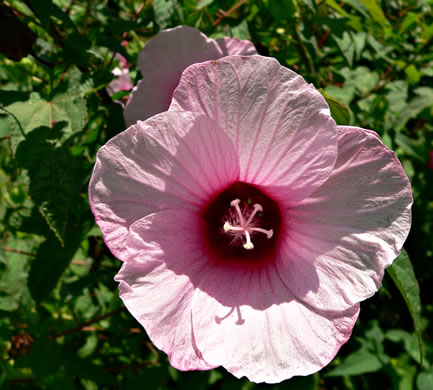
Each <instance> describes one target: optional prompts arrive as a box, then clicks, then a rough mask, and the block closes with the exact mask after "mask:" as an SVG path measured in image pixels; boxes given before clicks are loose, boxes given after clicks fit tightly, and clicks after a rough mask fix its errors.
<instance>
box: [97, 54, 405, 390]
mask: <svg viewBox="0 0 433 390" xmlns="http://www.w3.org/2000/svg"><path fill="white" fill-rule="evenodd" d="M89 196H90V202H91V207H92V210H93V213H94V214H95V217H96V221H97V223H98V225H99V227H100V228H101V230H102V232H103V236H104V239H105V242H106V244H107V245H108V246H109V248H110V249H111V251H112V252H113V253H114V255H116V256H117V257H118V258H119V259H121V260H122V261H123V262H124V263H123V266H122V268H121V270H120V272H119V273H118V275H117V276H116V278H115V279H116V280H117V281H118V282H119V289H120V296H121V298H122V299H123V301H124V303H125V306H126V307H127V308H128V310H129V311H130V312H131V313H132V315H133V316H134V317H135V318H136V319H137V320H138V321H139V322H140V323H141V324H142V325H143V326H144V328H145V329H146V331H147V333H148V335H149V337H150V338H151V340H152V341H153V343H154V344H155V345H156V346H157V347H158V348H159V349H161V350H163V351H164V352H166V353H167V354H168V356H169V360H170V363H171V364H172V365H173V366H174V367H176V368H178V369H180V370H194V369H199V370H204V369H210V368H212V367H216V366H223V367H225V368H226V369H227V370H228V371H229V372H231V373H232V374H233V375H235V376H236V377H242V376H247V377H248V378H249V379H250V380H251V381H255V382H269V383H275V382H279V381H282V380H284V379H288V378H290V377H292V376H294V375H309V374H311V373H313V372H315V371H317V370H319V369H321V368H322V367H323V366H325V365H326V364H328V363H329V362H330V361H331V360H332V359H333V357H334V356H335V354H336V353H337V351H338V350H339V348H340V347H341V345H342V344H344V343H345V342H346V341H347V340H348V338H349V337H350V334H351V332H352V328H353V326H354V323H355V321H356V319H357V316H358V313H359V302H360V301H362V300H364V299H366V298H368V297H370V296H371V295H373V294H374V293H375V291H377V289H378V288H379V287H380V285H381V281H382V277H383V273H384V269H385V268H386V267H387V266H389V265H390V264H391V263H392V261H393V260H394V259H395V257H396V256H397V255H398V254H399V251H400V249H401V247H402V245H403V242H404V240H405V239H406V236H407V234H408V231H409V227H410V220H411V214H410V206H411V203H412V193H411V188H410V183H409V181H408V178H407V177H406V175H405V173H404V171H403V168H402V166H401V164H400V162H399V161H398V159H397V158H396V156H395V154H394V153H393V152H391V151H390V150H389V149H388V148H387V147H386V146H385V145H384V144H383V143H382V141H381V140H380V138H379V137H378V136H377V135H376V134H375V133H374V132H372V131H369V130H364V129H360V128H356V127H347V126H336V124H335V122H334V121H333V119H332V118H331V116H330V112H329V108H328V106H327V104H326V102H325V100H324V99H323V98H322V96H321V95H320V93H319V92H318V91H317V90H316V89H314V87H313V86H312V85H308V84H307V83H306V82H305V81H304V79H303V78H302V77H301V76H299V75H297V74H296V73H294V72H292V71H290V70H289V69H287V68H285V67H282V66H281V65H279V63H278V62H277V61H276V60H275V59H272V58H266V57H261V56H251V57H242V56H231V57H225V58H222V59H220V60H217V61H209V62H205V63H201V64H195V65H192V66H190V67H189V68H188V69H186V70H185V71H184V73H183V75H182V79H181V81H180V83H179V86H178V87H177V89H176V91H175V92H174V95H173V102H172V104H171V106H170V109H169V111H168V112H164V113H161V114H158V115H155V116H153V117H152V118H150V119H148V120H146V121H145V122H141V121H139V122H138V123H137V124H135V125H133V126H131V127H130V128H129V129H127V130H126V131H124V132H123V133H121V134H119V135H117V136H116V137H114V138H113V139H111V140H110V141H109V142H108V143H107V144H106V145H105V146H103V147H102V148H101V149H100V150H99V152H98V155H97V161H96V165H95V169H94V172H93V176H92V179H91V182H90V195H89Z"/></svg>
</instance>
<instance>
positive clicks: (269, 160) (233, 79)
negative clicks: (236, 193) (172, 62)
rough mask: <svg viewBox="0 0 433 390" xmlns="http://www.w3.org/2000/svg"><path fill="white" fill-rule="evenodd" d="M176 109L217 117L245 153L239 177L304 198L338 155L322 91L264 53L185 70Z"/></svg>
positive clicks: (280, 195) (287, 197)
mask: <svg viewBox="0 0 433 390" xmlns="http://www.w3.org/2000/svg"><path fill="white" fill-rule="evenodd" d="M170 110H174V111H176V110H187V111H193V112H195V113H197V114H205V115H207V116H208V117H210V118H212V119H215V120H216V121H217V122H218V123H219V125H220V126H221V128H222V129H224V131H225V132H227V134H228V135H229V137H230V138H231V140H232V141H233V143H234V145H235V148H236V150H237V152H238V155H239V158H240V169H241V175H240V180H242V181H245V182H247V183H252V184H255V185H257V186H259V187H266V190H267V192H268V193H269V194H270V195H272V196H273V197H274V198H276V199H277V200H280V201H281V202H285V203H290V202H298V201H300V200H302V199H304V198H305V197H306V196H308V195H309V194H311V193H312V192H313V191H314V190H316V189H317V188H319V187H320V185H322V184H323V183H324V182H325V181H326V179H327V178H328V176H329V174H330V173H331V171H332V167H333V165H334V162H335V159H336V156H337V128H336V125H335V122H334V121H333V119H332V118H331V116H330V112H329V108H328V105H327V104H326V102H325V100H324V99H323V97H322V96H321V95H320V93H319V92H318V91H317V90H316V89H315V88H314V87H313V86H311V85H309V84H307V83H306V82H305V81H304V79H303V78H302V77H301V76H299V75H297V74H296V73H294V72H292V71H291V70H289V69H287V68H285V67H283V66H281V65H280V64H279V63H278V62H277V61H276V60H275V59H272V58H268V57H261V56H250V57H241V56H232V57H225V58H222V59H220V60H217V61H210V62H206V63H203V64H195V65H192V66H190V67H189V68H188V69H186V70H185V71H184V73H183V75H182V78H181V81H180V83H179V86H178V87H177V89H176V91H175V92H174V95H173V101H172V104H171V106H170Z"/></svg>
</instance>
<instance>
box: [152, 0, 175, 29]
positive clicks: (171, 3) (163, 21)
mask: <svg viewBox="0 0 433 390" xmlns="http://www.w3.org/2000/svg"><path fill="white" fill-rule="evenodd" d="M176 3H177V1H176V0H153V10H154V12H155V21H156V23H158V25H159V28H160V29H161V30H163V29H164V28H166V27H167V25H168V24H169V22H170V19H171V17H172V15H173V13H174V11H175V9H176V5H177V4H176Z"/></svg>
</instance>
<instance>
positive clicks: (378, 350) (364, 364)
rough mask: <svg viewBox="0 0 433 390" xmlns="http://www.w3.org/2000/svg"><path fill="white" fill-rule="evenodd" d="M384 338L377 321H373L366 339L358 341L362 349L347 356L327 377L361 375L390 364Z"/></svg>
mask: <svg viewBox="0 0 433 390" xmlns="http://www.w3.org/2000/svg"><path fill="white" fill-rule="evenodd" d="M384 338H385V335H384V334H383V332H382V330H381V329H380V327H379V325H378V323H377V321H373V323H372V326H371V327H370V328H369V329H368V330H367V331H366V332H365V334H364V337H363V338H360V339H358V341H359V342H360V343H361V347H360V348H359V349H358V350H356V351H355V352H353V353H351V354H350V355H349V356H347V357H346V358H345V359H344V360H343V361H342V362H341V363H340V364H339V365H338V366H337V367H336V368H334V369H333V370H331V371H330V372H329V373H328V374H327V375H326V376H347V375H361V374H364V373H368V372H376V371H378V370H380V369H381V368H383V367H384V366H385V365H386V364H388V363H389V357H388V356H387V355H386V354H385V351H384V347H383V340H384Z"/></svg>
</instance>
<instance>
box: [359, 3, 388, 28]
mask: <svg viewBox="0 0 433 390" xmlns="http://www.w3.org/2000/svg"><path fill="white" fill-rule="evenodd" d="M360 1H361V3H362V4H363V5H364V6H365V8H367V10H368V12H369V13H370V15H371V17H372V18H373V20H374V21H376V22H377V23H379V24H380V25H381V26H382V27H385V26H386V23H387V22H386V18H385V15H384V13H383V11H382V9H381V8H380V7H379V5H378V4H377V2H376V0H360Z"/></svg>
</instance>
